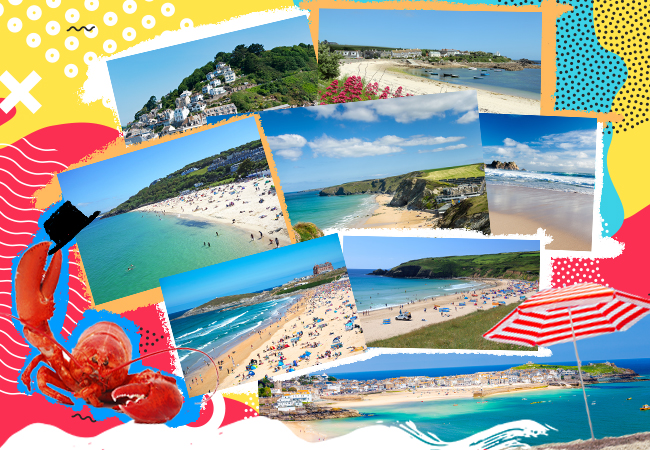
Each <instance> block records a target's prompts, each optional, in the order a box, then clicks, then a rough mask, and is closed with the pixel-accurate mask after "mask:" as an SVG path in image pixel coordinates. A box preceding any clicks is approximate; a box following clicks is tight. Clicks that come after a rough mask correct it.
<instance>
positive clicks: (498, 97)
mask: <svg viewBox="0 0 650 450" xmlns="http://www.w3.org/2000/svg"><path fill="white" fill-rule="evenodd" d="M404 67H405V66H401V65H399V64H397V63H395V62H389V61H387V60H363V61H359V62H357V61H354V62H346V63H343V65H342V66H341V74H340V78H346V77H348V76H351V75H355V76H361V77H362V78H364V79H365V81H366V82H367V83H370V82H379V84H380V86H379V87H380V89H383V88H384V87H385V86H389V87H390V89H391V92H395V90H397V88H399V87H402V90H403V93H404V94H412V95H423V94H441V93H444V92H458V91H465V90H471V91H476V93H477V98H478V106H479V112H482V113H496V114H519V115H539V114H540V108H541V101H540V100H532V99H528V98H525V97H517V96H514V95H508V94H500V93H498V92H493V91H489V90H486V89H478V88H473V87H467V86H463V85H460V84H451V83H446V82H443V81H436V80H430V79H427V78H423V77H418V76H415V75H409V74H406V73H402V72H395V71H392V70H391V69H397V70H400V69H403V68H404ZM422 67H424V66H422ZM431 67H432V68H433V67H434V66H431ZM369 71H370V73H368V72H369Z"/></svg>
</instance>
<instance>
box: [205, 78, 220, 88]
mask: <svg viewBox="0 0 650 450" xmlns="http://www.w3.org/2000/svg"><path fill="white" fill-rule="evenodd" d="M208 84H209V85H210V86H212V87H217V86H221V80H219V79H217V78H215V79H214V80H212V81H210V83H208Z"/></svg>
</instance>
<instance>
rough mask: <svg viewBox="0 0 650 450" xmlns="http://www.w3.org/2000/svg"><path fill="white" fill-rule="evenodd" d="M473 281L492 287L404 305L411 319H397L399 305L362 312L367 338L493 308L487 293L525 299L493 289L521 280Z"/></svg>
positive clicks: (508, 300)
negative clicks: (385, 323)
mask: <svg viewBox="0 0 650 450" xmlns="http://www.w3.org/2000/svg"><path fill="white" fill-rule="evenodd" d="M474 281H484V282H485V283H486V284H490V285H491V286H490V287H489V288H484V289H481V290H476V291H469V292H467V293H461V294H451V295H445V296H441V297H432V298H427V299H423V300H420V301H417V302H414V303H410V304H407V305H403V306H402V310H403V311H408V312H410V313H411V316H412V320H395V317H396V316H397V315H398V314H399V312H400V307H399V306H393V307H388V308H383V309H375V310H371V311H365V312H363V313H362V315H361V319H360V320H361V323H362V325H363V333H364V334H365V337H366V342H373V341H376V340H379V339H387V338H390V337H393V336H399V335H402V334H405V333H409V332H411V331H413V330H417V329H419V328H423V327H426V326H429V325H432V324H435V323H441V322H445V321H447V320H450V319H454V318H456V317H461V316H464V315H466V314H469V313H471V312H474V311H477V310H480V309H488V308H492V304H491V302H490V301H489V300H485V299H484V298H481V297H482V296H484V295H485V296H487V297H488V298H491V299H492V298H493V299H498V300H499V301H505V302H506V304H507V305H509V304H512V303H517V302H521V301H522V300H521V299H520V298H519V297H520V295H519V294H515V295H509V296H507V297H505V296H504V297H496V294H494V293H493V292H494V291H497V290H501V289H509V288H511V287H513V285H514V284H517V283H521V281H520V280H474ZM525 283H530V282H525ZM533 285H536V284H533ZM535 292H537V289H536V288H531V289H529V290H528V293H527V294H525V295H526V297H528V296H530V295H532V294H534V293H535ZM474 293H475V294H476V295H477V297H476V296H472V294H474ZM466 296H467V297H469V298H470V299H471V298H475V299H479V300H478V301H477V302H476V305H475V304H474V303H472V302H470V301H469V300H465V297H466ZM495 301H496V300H495ZM461 302H464V303H465V304H466V306H459V305H458V304H459V303H461ZM483 302H486V303H483ZM443 307H448V308H449V312H445V313H443V312H441V311H440V308H443ZM386 319H390V321H391V323H390V324H388V325H384V324H383V322H384V320H386Z"/></svg>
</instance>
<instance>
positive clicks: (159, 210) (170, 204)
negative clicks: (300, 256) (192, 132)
mask: <svg viewBox="0 0 650 450" xmlns="http://www.w3.org/2000/svg"><path fill="white" fill-rule="evenodd" d="M271 184H272V180H271V178H270V177H262V178H254V179H247V180H245V181H240V182H233V183H229V184H225V185H221V186H217V187H212V188H208V189H202V190H197V191H195V192H192V193H190V194H187V195H179V196H178V197H174V198H171V199H168V200H164V201H161V202H158V203H154V204H151V205H146V206H141V207H140V208H138V209H136V210H134V211H136V212H153V213H156V214H161V215H168V214H173V215H177V216H179V217H184V218H191V219H194V220H202V221H209V222H214V223H218V224H221V225H228V226H232V227H236V228H238V229H241V230H244V231H246V232H248V233H252V235H253V236H254V238H255V239H257V240H262V241H264V242H266V241H268V243H269V244H268V245H269V247H270V248H276V242H275V238H276V237H277V238H278V241H279V242H278V243H279V245H280V246H284V245H289V244H291V240H290V238H289V233H288V232H287V226H286V223H285V221H284V215H283V213H282V209H281V208H280V201H279V200H278V196H277V194H276V193H275V191H274V190H271V189H270V186H271ZM260 201H261V203H260ZM260 232H262V235H260Z"/></svg>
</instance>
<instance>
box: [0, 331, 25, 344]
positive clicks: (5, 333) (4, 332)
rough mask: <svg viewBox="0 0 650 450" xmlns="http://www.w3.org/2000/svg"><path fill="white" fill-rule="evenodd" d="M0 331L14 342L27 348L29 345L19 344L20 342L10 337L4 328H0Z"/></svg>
mask: <svg viewBox="0 0 650 450" xmlns="http://www.w3.org/2000/svg"><path fill="white" fill-rule="evenodd" d="M0 333H2V334H4V335H5V336H7V337H8V338H9V339H11V340H12V341H14V342H15V343H16V344H18V345H20V346H21V347H25V348H29V345H25V344H21V343H20V342H18V341H17V340H15V339H14V338H12V337H11V336H10V335H9V333H7V332H6V331H4V330H0Z"/></svg>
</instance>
